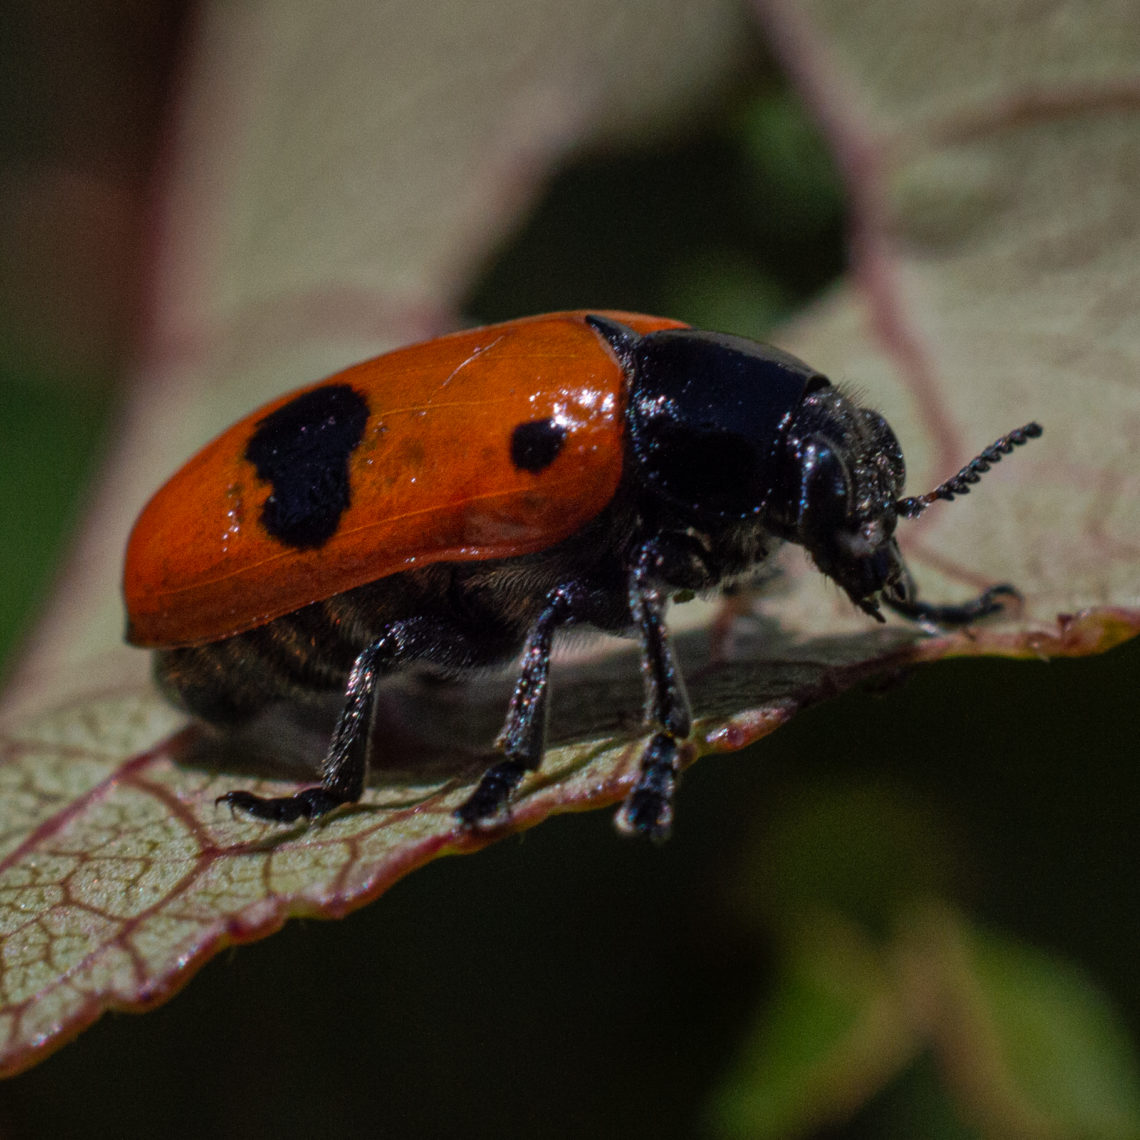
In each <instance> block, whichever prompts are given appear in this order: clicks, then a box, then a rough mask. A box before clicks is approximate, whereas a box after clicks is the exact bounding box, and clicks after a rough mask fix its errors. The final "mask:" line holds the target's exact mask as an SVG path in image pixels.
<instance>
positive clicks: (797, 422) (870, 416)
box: [772, 388, 910, 617]
mask: <svg viewBox="0 0 1140 1140" xmlns="http://www.w3.org/2000/svg"><path fill="white" fill-rule="evenodd" d="M781 471H782V474H781V476H780V485H781V489H782V490H784V491H785V492H786V493H787V495H786V498H785V499H784V500H783V502H782V503H779V504H776V503H773V512H772V524H773V526H774V528H775V529H776V530H777V532H778V533H780V534H781V535H782V536H783V537H785V538H787V539H789V540H790V541H792V542H797V543H799V544H800V545H801V546H803V547H804V549H805V550H807V552H808V553H809V554H810V555H811V557H812V560H813V561H814V562H815V564H816V566H818V567H819V569H820V570H821V571H822V572H823V573H824V574H826V575H827V576H828V577H829V578H831V579H833V580H834V581H835V582H837V583H838V584H839V585H840V586H841V587H842V588H843V589H844V591H845V592H846V593H847V595H848V597H850V599H851V600H852V601H853V602H854V603H855V604H856V605H857V606H859V607H860V608H861V609H863V610H866V611H867V613H869V614H872V615H874V616H875V617H879V616H880V615H879V612H878V601H877V599H878V598H879V596H880V595H885V597H886V598H887V599H889V600H891V601H896V602H900V603H905V602H907V601H908V595H909V590H910V579H909V575H908V573H907V570H906V566H905V564H904V563H903V560H902V554H901V553H900V551H899V548H898V543H897V542H896V541H895V537H894V534H895V526H896V524H897V522H898V518H899V513H900V512H899V509H898V502H899V494H900V492H901V491H902V487H903V482H904V480H905V478H906V465H905V463H904V462H903V454H902V448H901V447H900V446H899V442H898V439H897V438H896V437H895V433H894V432H893V431H892V430H891V427H890V425H889V424H888V423H887V421H886V420H885V419H883V417H882V416H881V415H879V413H878V412H874V411H870V410H869V409H866V408H861V407H860V406H859V405H858V404H857V403H856V402H855V401H854V400H853V399H851V398H850V397H848V396H846V395H844V394H843V393H842V392H839V391H837V390H836V389H834V388H829V389H827V390H826V391H823V392H819V393H813V394H810V395H808V396H807V397H805V399H804V401H803V403H802V404H801V405H800V407H799V408H798V409H797V410H796V413H795V415H794V416H793V417H792V421H791V423H790V424H789V425H788V430H787V432H786V434H785V436H784V440H783V455H782V458H781Z"/></svg>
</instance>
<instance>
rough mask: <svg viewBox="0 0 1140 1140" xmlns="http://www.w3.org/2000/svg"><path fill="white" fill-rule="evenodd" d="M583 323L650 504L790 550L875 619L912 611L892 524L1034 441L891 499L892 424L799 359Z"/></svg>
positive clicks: (961, 488)
mask: <svg viewBox="0 0 1140 1140" xmlns="http://www.w3.org/2000/svg"><path fill="white" fill-rule="evenodd" d="M587 320H588V322H589V323H590V324H591V325H592V326H593V328H594V329H595V330H596V331H597V332H598V333H599V334H600V335H601V336H603V337H604V338H605V339H606V340H607V341H608V342H609V344H610V346H611V348H612V349H613V350H614V352H615V353H616V355H617V356H618V358H619V360H620V361H621V363H622V366H623V368H624V370H625V373H626V376H627V377H628V385H629V389H628V408H627V411H626V420H627V426H628V430H629V436H630V446H631V450H632V453H633V468H634V472H635V475H636V478H637V479H639V480H640V482H641V483H642V485H643V486H644V487H645V488H646V489H647V490H648V491H649V492H650V493H651V495H652V497H653V499H654V501H655V502H657V503H658V504H662V505H663V506H664V508H665V509H667V510H670V511H672V513H673V514H675V515H676V516H677V517H678V519H679V520H680V521H681V523H682V525H685V526H689V527H692V528H693V529H695V530H697V531H699V532H701V533H703V534H705V535H706V536H709V537H710V538H713V539H714V540H715V539H717V538H720V537H723V536H724V535H726V534H728V535H733V534H739V533H740V532H741V531H746V530H749V529H751V531H752V533H753V534H756V533H757V532H760V533H761V536H763V535H765V534H766V535H771V536H773V537H775V538H777V539H785V540H787V541H789V542H795V543H798V544H799V545H801V546H803V547H804V549H805V550H807V552H808V554H810V555H811V558H812V560H813V561H814V562H815V564H816V566H818V567H819V569H820V570H821V571H822V572H823V573H824V574H826V575H827V576H828V577H829V578H831V579H833V580H834V581H835V582H837V583H838V584H839V586H841V587H842V588H843V590H844V591H845V592H846V593H847V595H848V597H850V599H851V600H852V602H854V603H855V605H857V606H859V608H860V609H862V610H865V611H866V612H867V613H869V614H871V615H872V616H874V617H877V618H879V619H880V620H882V615H881V614H880V613H879V602H880V601H884V602H887V603H888V604H890V605H892V606H893V607H894V608H896V609H899V610H901V611H904V612H911V611H913V608H914V607H913V598H912V596H911V592H912V586H911V581H910V575H909V573H908V571H907V568H906V564H905V563H904V562H903V558H902V554H901V553H900V551H899V548H898V544H897V543H896V541H895V537H894V536H895V527H896V525H897V523H898V520H899V519H900V518H915V517H917V516H918V515H919V514H921V513H922V511H924V510H925V509H926V507H928V506H929V505H930V504H931V503H933V502H935V501H937V500H939V499H952V498H954V497H955V496H956V495H964V494H967V493H968V492H969V489H970V486H971V485H972V484H973V483H976V482H977V481H978V479H979V478H980V476H981V473H982V472H984V471H987V470H989V467H990V466H991V465H992V464H993V463H996V462H998V460H1000V459H1001V457H1002V455H1005V454H1008V453H1009V452H1010V451H1012V450H1013V448H1014V447H1015V446H1018V445H1020V444H1022V443H1024V442H1025V441H1026V440H1027V439H1031V438H1035V437H1036V436H1038V435H1040V434H1041V428H1040V427H1039V426H1038V425H1037V424H1027V425H1026V426H1025V427H1023V428H1018V429H1017V430H1016V431H1013V432H1010V433H1009V434H1008V435H1005V436H1002V438H1001V439H999V440H997V442H996V443H994V444H992V445H991V446H990V447H988V448H986V449H985V450H984V451H983V452H981V454H979V455H978V456H977V457H976V458H974V459H972V460H971V461H970V463H969V464H967V465H966V466H965V467H963V468H962V470H961V471H959V472H958V473H957V474H956V475H955V476H954V477H953V478H951V479H950V480H948V481H947V482H945V483H943V484H941V485H940V486H939V487H936V488H935V489H934V490H933V491H931V492H929V493H928V494H926V495H920V496H916V497H911V498H901V497H900V496H901V494H902V488H903V483H904V481H905V478H906V465H905V463H904V462H903V454H902V448H901V447H900V446H899V442H898V439H897V438H896V437H895V433H894V432H893V431H892V430H891V427H890V425H889V424H888V423H887V421H886V420H885V419H883V417H882V416H881V415H879V413H878V412H875V411H871V410H870V409H867V408H863V407H861V406H860V405H859V403H858V401H856V400H855V399H853V398H852V397H850V396H848V395H846V394H844V393H843V392H840V391H839V390H837V389H836V388H834V387H832V385H831V382H830V381H829V380H828V379H827V377H826V376H823V375H822V374H821V373H819V372H817V371H816V370H815V369H813V368H811V367H809V366H808V365H807V364H805V363H804V362H803V361H802V360H798V359H797V358H796V357H794V356H790V355H789V354H787V353H785V352H781V351H780V350H779V349H776V348H772V347H771V346H769V345H764V344H760V343H758V342H756V341H751V340H746V339H744V338H742V337H734V336H726V335H722V334H720V333H708V332H701V331H698V330H696V329H668V330H664V331H661V332H655V333H650V334H648V335H646V336H639V335H638V334H637V333H635V332H634V331H633V330H632V329H629V328H627V327H626V326H625V325H622V324H619V323H618V322H616V321H613V320H610V319H608V318H605V317H599V316H590V317H587ZM762 548H765V544H760V546H759V547H754V549H762ZM722 549H723V544H722Z"/></svg>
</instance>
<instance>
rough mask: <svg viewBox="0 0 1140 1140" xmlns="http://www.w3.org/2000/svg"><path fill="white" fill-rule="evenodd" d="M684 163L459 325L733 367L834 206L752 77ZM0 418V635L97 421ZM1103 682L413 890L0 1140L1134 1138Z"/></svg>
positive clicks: (495, 293)
mask: <svg viewBox="0 0 1140 1140" xmlns="http://www.w3.org/2000/svg"><path fill="white" fill-rule="evenodd" d="M687 130H688V133H687V134H686V135H685V136H684V137H682V138H679V139H675V140H671V141H661V140H654V141H652V142H650V143H647V144H646V145H645V146H643V147H640V148H635V149H632V150H631V151H629V152H624V153H617V152H614V151H610V152H607V153H604V154H598V155H592V156H584V157H583V158H582V160H581V161H580V162H579V163H577V164H575V165H574V166H573V167H572V168H570V169H568V170H567V171H566V172H565V173H564V174H563V175H562V176H561V177H560V178H559V179H558V180H557V181H556V182H555V183H554V184H553V185H552V186H551V187H550V189H549V193H548V195H547V196H546V199H545V201H544V202H543V204H542V205H541V207H540V208H539V209H538V210H537V211H536V213H535V214H534V215H533V216H532V217H531V218H530V220H529V221H528V222H527V224H526V225H525V226H524V227H523V229H522V231H521V232H520V234H519V237H518V240H517V241H516V242H515V243H514V244H512V246H511V247H510V248H509V249H507V250H504V251H503V252H502V256H501V257H500V259H499V261H498V263H497V264H496V265H495V266H493V267H491V268H490V269H489V270H488V272H487V274H486V275H485V276H484V278H483V280H482V281H481V282H480V283H479V284H478V285H477V286H476V287H475V288H474V289H473V291H472V293H471V295H470V298H469V300H468V303H467V305H466V306H465V309H466V311H467V312H468V313H469V314H470V315H471V316H472V317H473V318H476V319H480V320H493V319H499V318H506V317H509V316H514V315H519V314H521V313H527V312H537V311H542V310H546V309H558V308H566V307H575V306H583V305H597V306H613V307H626V308H634V309H643V310H646V311H650V312H665V313H669V314H670V315H675V316H678V317H682V318H686V319H690V320H692V321H694V322H696V323H699V324H702V325H706V326H711V327H720V328H726V329H731V330H733V331H737V332H742V333H750V334H754V335H763V334H764V333H765V332H766V331H767V330H769V329H771V327H772V326H773V325H774V324H775V323H776V322H777V321H779V320H780V319H782V318H783V317H785V316H786V315H788V314H789V313H790V312H792V311H794V310H795V309H796V308H797V307H799V306H800V305H802V304H803V303H804V302H805V301H807V300H809V299H810V298H811V297H812V296H813V295H815V294H816V293H817V292H818V291H820V290H822V289H824V288H825V287H826V286H827V284H828V282H829V281H831V280H832V279H833V278H834V277H835V276H836V275H837V274H838V273H839V272H840V271H841V269H842V261H843V253H842V243H841V234H842V207H841V198H840V194H839V190H838V186H837V182H836V178H835V176H834V173H833V172H832V171H831V170H830V168H829V167H828V165H827V164H826V162H825V160H824V157H823V150H822V147H821V145H820V143H819V141H818V138H817V137H816V136H815V134H814V133H813V131H812V130H811V128H810V126H809V124H808V123H807V121H806V119H805V117H804V115H803V113H802V112H801V111H800V110H799V109H798V107H797V106H796V104H795V103H794V102H793V101H792V100H791V99H790V97H789V95H788V94H787V92H786V90H784V89H783V87H782V86H781V85H780V84H779V83H778V81H777V80H776V79H775V78H774V77H773V75H772V73H771V71H770V69H768V68H767V67H765V66H761V65H758V68H757V74H756V77H755V83H754V84H753V86H752V87H750V88H748V89H740V90H737V91H734V92H732V93H730V95H728V96H727V97H726V100H725V104H724V107H723V112H722V114H721V115H720V117H718V118H715V119H710V120H708V121H706V122H704V123H702V124H699V125H697V126H692V125H690V127H689V128H687ZM16 355H17V354H16V353H15V351H14V350H13V354H12V356H13V359H14V358H15V356H16ZM0 384H2V385H3V387H2V388H0V432H2V437H0V439H2V442H0V460H2V462H0V479H2V480H3V482H2V483H0V509H2V510H3V512H4V513H3V516H2V518H0V533H3V534H4V535H5V543H4V553H3V559H4V562H3V563H2V564H0V577H2V580H3V581H4V583H5V589H4V591H3V595H4V603H5V604H6V605H8V606H10V607H12V609H11V610H9V611H7V612H5V614H4V615H3V617H2V618H0V622H2V623H3V624H2V627H0V633H4V634H7V635H8V636H10V635H11V631H12V630H13V628H14V627H15V624H16V622H17V621H18V618H17V617H16V616H15V615H16V612H17V611H18V610H20V609H22V608H23V607H26V606H27V605H28V604H29V602H30V600H31V599H32V598H33V597H34V596H35V595H36V591H37V590H39V591H42V590H43V588H44V587H43V582H44V580H45V579H44V574H45V572H46V568H47V567H48V566H49V565H50V563H51V560H52V558H53V557H54V555H55V553H56V552H57V551H58V549H59V544H60V541H61V537H60V536H61V534H62V533H63V525H64V522H65V521H66V520H67V518H68V517H69V515H70V512H72V511H73V510H74V506H75V504H76V503H77V502H78V501H79V498H80V495H81V492H80V491H79V490H78V489H77V488H78V487H79V486H80V484H81V480H82V475H83V473H84V472H85V471H87V470H88V469H89V467H90V464H91V455H92V448H93V447H94V446H95V444H96V442H97V440H98V438H99V419H100V415H101V409H103V408H105V406H106V405H105V403H103V402H102V400H103V398H102V397H100V396H98V395H97V394H94V393H97V391H98V385H96V386H95V387H94V389H92V390H91V391H84V388H83V386H82V385H79V384H73V383H65V384H58V383H56V384H52V383H37V382H36V378H35V377H33V376H30V375H28V374H27V370H26V369H23V368H21V371H20V374H19V375H18V376H13V375H12V374H11V372H10V373H9V375H6V376H5V377H4V378H3V379H2V380H0ZM77 393H78V394H77ZM1138 664H1140V647H1138V646H1137V645H1135V644H1133V645H1129V646H1126V647H1124V648H1123V649H1121V650H1117V651H1116V652H1114V653H1112V654H1110V655H1108V656H1106V657H1104V658H1102V659H1097V660H1094V661H1089V662H1084V661H1079V662H1070V661H1060V662H1055V663H1053V664H1051V665H1049V666H1048V667H1047V668H1046V667H1044V666H1043V667H1041V668H1039V669H1034V668H1033V667H1031V666H1026V665H1019V664H1014V663H1010V662H976V661H969V662H965V661H958V662H948V663H943V664H940V665H938V666H936V667H933V668H930V669H928V670H924V671H922V672H920V673H919V674H917V675H916V676H915V677H914V678H912V679H911V681H910V683H909V685H908V687H907V688H906V690H905V691H898V692H892V693H890V694H886V695H885V696H884V697H883V698H882V699H881V700H872V699H871V698H870V697H869V696H868V695H867V694H866V693H856V694H850V695H848V696H846V697H844V698H842V699H841V700H839V701H836V702H833V703H830V704H828V705H826V706H824V707H822V708H819V709H816V710H814V711H812V712H811V713H809V714H805V715H803V716H801V717H799V718H797V720H796V721H795V722H794V723H793V724H792V725H790V726H789V727H787V728H784V729H781V730H780V732H778V733H777V734H776V735H775V736H773V737H772V738H771V739H769V740H766V741H765V742H764V743H763V744H762V745H760V746H758V747H757V748H755V749H753V750H751V751H749V752H746V753H742V754H739V755H736V756H733V757H731V758H727V759H712V758H710V759H708V760H706V761H704V762H702V764H700V765H699V766H698V767H697V768H696V769H695V770H694V771H693V772H692V774H691V775H690V776H689V777H687V778H686V781H685V789H684V794H683V798H682V801H681V805H680V819H679V826H678V832H677V836H676V838H675V839H674V840H673V841H672V842H671V843H670V844H669V845H667V846H666V847H665V848H663V849H661V850H654V849H650V848H648V847H642V846H638V845H635V844H626V843H620V842H619V841H618V840H617V839H616V838H615V837H614V835H613V833H612V829H611V826H610V823H609V818H608V813H594V814H593V815H590V816H585V817H581V818H569V817H568V818H562V819H556V820H553V821H551V822H549V823H548V824H546V825H545V826H543V827H542V828H540V829H538V830H537V831H535V832H533V833H530V834H528V835H525V836H521V837H519V838H518V839H517V840H512V841H510V842H507V843H503V844H500V845H498V846H496V847H494V848H491V849H489V850H487V851H486V852H484V853H482V854H481V855H480V856H479V857H478V858H477V859H471V860H446V861H443V862H440V863H436V864H433V865H431V866H429V867H427V868H425V869H424V870H422V871H420V872H418V873H417V874H416V875H413V876H411V877H410V878H409V879H407V880H405V881H403V882H401V883H399V884H398V885H397V887H396V888H395V889H394V890H393V891H392V892H390V894H388V895H386V896H385V897H384V899H382V900H381V901H380V903H378V904H377V905H375V906H372V907H370V908H366V909H365V910H364V911H362V912H360V913H359V914H356V915H354V916H353V917H351V918H350V919H348V920H345V921H344V922H338V923H335V924H302V923H291V924H290V925H289V927H288V928H287V929H286V930H285V931H284V932H283V933H282V934H280V935H278V936H277V937H275V938H273V939H271V940H269V941H267V942H263V943H259V944H257V945H254V946H250V947H245V948H243V949H242V950H241V951H240V952H239V953H237V954H235V955H233V956H232V957H230V958H229V959H221V960H218V961H215V962H214V963H212V964H211V965H210V966H209V967H207V968H206V969H205V970H204V971H203V973H202V975H201V976H200V978H199V979H198V980H197V981H196V982H195V984H194V985H193V986H191V987H190V988H189V990H188V991H187V992H186V993H185V994H184V995H182V996H181V997H180V998H178V999H177V1000H176V1001H174V1002H173V1003H171V1004H170V1005H169V1006H167V1007H165V1008H163V1009H161V1010H158V1011H156V1012H154V1013H152V1014H150V1015H148V1016H147V1017H145V1018H134V1017H131V1018H106V1019H104V1020H103V1021H102V1022H100V1023H99V1024H98V1025H96V1026H95V1027H94V1028H92V1029H91V1030H89V1031H88V1032H87V1033H86V1034H85V1035H84V1036H83V1038H82V1039H81V1040H80V1041H79V1042H78V1043H76V1044H73V1045H71V1046H69V1047H68V1048H66V1049H65V1050H64V1051H63V1052H61V1053H60V1054H59V1055H58V1056H56V1057H54V1058H52V1059H51V1060H49V1061H48V1062H47V1063H46V1064H44V1065H43V1066H41V1067H40V1068H39V1069H36V1070H33V1071H32V1072H30V1073H28V1074H25V1075H24V1076H22V1077H20V1078H17V1079H16V1080H15V1081H13V1082H11V1083H10V1084H9V1085H8V1087H6V1088H5V1090H4V1091H5V1096H4V1098H3V1100H0V1131H3V1132H4V1133H5V1134H6V1135H15V1136H24V1135H26V1136H31V1135H64V1134H76V1133H77V1132H82V1133H83V1134H85V1135H88V1136H97V1135H108V1136H109V1135H142V1134H148V1133H153V1132H158V1131H161V1132H162V1133H163V1134H164V1135H166V1136H168V1137H177V1136H191V1135H193V1136H199V1135H241V1136H247V1137H249V1136H259V1135H270V1134H272V1135H274V1136H294V1135H295V1136H301V1135H312V1134H314V1133H328V1132H333V1133H335V1134H337V1135H346V1136H347V1135H358V1134H359V1135H377V1134H383V1135H393V1136H400V1137H417V1136H425V1137H427V1136H439V1135H449V1134H457V1133H462V1134H463V1135H466V1136H470V1137H479V1136H487V1137H492V1136H494V1137H503V1136H520V1135H538V1136H543V1137H562V1136H565V1137H571V1136H581V1135H584V1134H588V1135H593V1136H641V1135H653V1136H656V1137H673V1136H676V1137H687V1136H694V1135H708V1136H715V1137H728V1136H733V1137H735V1136H750V1137H761V1136H798V1135H803V1136H816V1137H819V1138H821V1140H823V1138H827V1140H838V1138H840V1137H843V1138H852V1140H854V1138H871V1137H898V1136H915V1137H923V1138H927V1140H943V1138H945V1140H951V1138H953V1140H961V1138H965V1137H973V1136H981V1135H987V1136H1022V1135H1024V1136H1058V1137H1113V1138H1115V1137H1126V1136H1129V1135H1140V1109H1138V1092H1137V1087H1138V1086H1137V1074H1136V1061H1135V1055H1134V1053H1133V1051H1132V1046H1131V1044H1130V1041H1129V1037H1130V1036H1131V1037H1133V1038H1134V1037H1135V1035H1136V1033H1137V1032H1138V1031H1140V980H1138V979H1140V975H1138V974H1137V972H1136V970H1135V951H1136V946H1137V935H1138V934H1140V930H1138V928H1137V909H1136V905H1135V899H1134V884H1133V882H1132V880H1131V875H1130V873H1129V871H1128V869H1129V868H1131V867H1132V866H1134V865H1135V863H1136V860H1137V856H1138V855H1140V851H1138V839H1137V835H1138V829H1137V828H1136V827H1135V809H1134V805H1135V803H1136V802H1137V796H1138V793H1140V786H1138V783H1140V777H1138V776H1137V774H1136V769H1135V765H1134V764H1133V763H1132V762H1131V761H1127V762H1124V759H1123V758H1126V757H1129V756H1130V755H1131V751H1130V747H1129V745H1130V744H1131V742H1132V741H1133V739H1134V737H1135V732H1134V727H1135V722H1136V711H1135V695H1134V694H1135V683H1134V678H1135V676H1136V668H1137V665H1138ZM489 963H494V965H493V967H491V966H490V965H488V964H489ZM1034 1129H1036V1131H1034Z"/></svg>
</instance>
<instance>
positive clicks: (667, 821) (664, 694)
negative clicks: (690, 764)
mask: <svg viewBox="0 0 1140 1140" xmlns="http://www.w3.org/2000/svg"><path fill="white" fill-rule="evenodd" d="M701 554H702V549H701V548H700V546H699V544H698V543H697V542H696V540H695V539H691V538H689V537H688V536H676V537H675V538H673V539H670V538H669V537H666V536H662V537H660V538H657V539H651V540H650V541H649V542H647V543H646V544H645V545H644V546H643V547H642V549H641V554H640V556H639V558H638V560H637V564H636V566H635V567H634V570H633V572H632V573H631V574H630V578H629V608H630V612H631V614H632V615H633V620H634V625H635V626H636V627H637V631H638V634H639V636H640V639H641V674H642V677H643V678H644V679H645V706H646V720H647V721H648V723H649V724H650V725H651V726H652V727H653V728H655V729H656V730H657V731H656V732H654V734H653V736H652V738H651V739H650V741H649V744H648V746H647V747H646V749H645V752H644V753H643V754H642V757H641V775H640V777H639V778H638V781H637V783H636V785H634V789H633V791H632V792H630V793H629V795H628V796H627V797H626V799H625V803H623V804H622V806H621V809H620V810H619V811H618V814H617V816H616V818H615V823H616V824H617V827H618V830H619V831H622V832H624V833H625V834H626V835H644V836H646V837H647V838H649V839H653V840H655V841H658V842H660V841H662V840H665V839H667V838H668V837H669V832H670V830H671V828H672V826H673V796H674V793H675V792H676V788H677V773H678V761H679V757H680V750H681V745H682V743H683V742H684V741H685V739H686V738H687V737H688V735H689V733H690V732H691V731H692V727H693V718H692V713H691V712H690V710H689V697H688V694H687V693H686V692H685V682H684V679H683V678H682V676H681V671H680V669H679V668H678V666H677V662H676V659H675V658H674V655H673V647H672V644H671V642H670V640H669V633H668V630H667V629H666V627H665V610H666V607H667V606H668V602H669V594H670V593H671V592H672V591H671V589H669V588H666V587H665V586H664V585H663V584H662V582H663V579H665V580H668V581H669V582H670V584H671V586H678V585H680V586H690V587H693V586H698V585H699V584H701V583H699V582H698V581H697V579H698V578H699V577H700V575H701V573H702V571H703V561H702V558H701Z"/></svg>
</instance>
